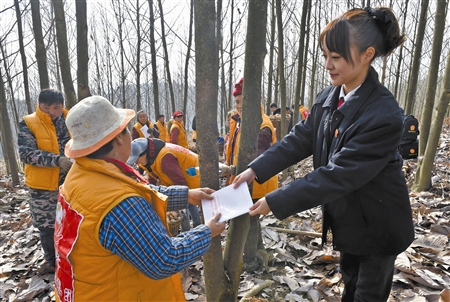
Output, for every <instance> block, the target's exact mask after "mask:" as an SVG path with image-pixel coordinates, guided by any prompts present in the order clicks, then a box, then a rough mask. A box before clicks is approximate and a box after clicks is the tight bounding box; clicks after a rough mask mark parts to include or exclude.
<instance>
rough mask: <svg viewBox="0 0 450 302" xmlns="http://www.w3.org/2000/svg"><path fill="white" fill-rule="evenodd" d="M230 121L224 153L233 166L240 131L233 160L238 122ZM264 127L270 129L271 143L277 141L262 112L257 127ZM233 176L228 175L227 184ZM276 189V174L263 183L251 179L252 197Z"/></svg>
mask: <svg viewBox="0 0 450 302" xmlns="http://www.w3.org/2000/svg"><path fill="white" fill-rule="evenodd" d="M232 121H233V122H230V137H229V138H228V143H227V148H226V150H225V154H226V162H227V165H230V164H231V162H232V163H233V165H234V166H237V161H238V154H239V140H240V138H241V132H240V131H239V132H238V133H237V137H236V143H235V145H234V156H233V161H231V153H232V151H233V146H232V145H233V144H232V141H233V138H234V136H235V134H236V127H237V124H238V123H237V122H236V121H235V120H233V119H232ZM265 127H268V128H270V130H271V131H272V144H274V143H275V142H276V141H277V136H276V134H275V129H274V128H273V125H272V122H271V121H270V118H269V117H268V116H267V115H265V114H264V113H262V123H261V127H260V128H259V129H262V128H265ZM235 177H236V176H235V175H231V176H229V177H228V179H227V185H228V184H231V183H232V182H233V180H234V178H235ZM276 189H278V176H277V175H275V176H273V177H272V178H270V179H269V180H267V181H266V182H265V183H263V184H259V183H257V182H256V181H253V191H252V199H259V198H262V197H264V196H266V194H267V193H270V192H272V191H274V190H276Z"/></svg>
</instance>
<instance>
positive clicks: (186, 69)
mask: <svg viewBox="0 0 450 302" xmlns="http://www.w3.org/2000/svg"><path fill="white" fill-rule="evenodd" d="M193 22H194V0H191V9H190V10H189V34H188V35H189V40H188V45H187V51H186V61H185V63H184V95H183V112H184V113H185V114H186V107H187V99H188V88H189V81H188V75H189V60H190V59H191V47H192V24H193Z"/></svg>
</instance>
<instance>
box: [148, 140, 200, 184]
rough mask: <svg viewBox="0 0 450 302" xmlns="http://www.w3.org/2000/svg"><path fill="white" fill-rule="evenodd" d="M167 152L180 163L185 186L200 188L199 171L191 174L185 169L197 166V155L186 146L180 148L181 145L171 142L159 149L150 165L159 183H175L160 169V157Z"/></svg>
mask: <svg viewBox="0 0 450 302" xmlns="http://www.w3.org/2000/svg"><path fill="white" fill-rule="evenodd" d="M167 154H173V155H174V156H175V157H176V158H177V159H178V163H179V164H180V168H181V171H182V172H183V175H184V178H186V182H187V186H188V187H189V189H196V188H200V173H199V171H198V170H197V174H196V175H195V176H191V175H189V174H187V172H186V169H188V168H192V167H198V155H197V154H195V153H194V152H192V151H190V150H188V149H186V148H182V147H181V146H178V145H175V144H171V143H166V146H165V147H164V148H162V149H161V151H159V153H158V155H157V156H156V159H155V161H154V162H153V164H152V165H151V166H150V168H151V169H152V172H153V173H154V174H155V175H156V176H158V177H159V179H160V181H161V185H163V186H172V185H177V184H174V183H173V181H172V180H171V179H170V178H169V177H168V176H167V175H166V174H164V172H163V170H162V164H161V163H162V159H163V157H164V156H166V155H167Z"/></svg>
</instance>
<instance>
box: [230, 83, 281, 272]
mask: <svg viewBox="0 0 450 302" xmlns="http://www.w3.org/2000/svg"><path fill="white" fill-rule="evenodd" d="M243 84H244V79H243V78H242V79H241V80H240V81H239V82H238V83H236V84H235V85H234V91H233V96H234V98H235V107H236V110H237V113H236V114H234V115H233V116H232V117H231V122H230V137H229V142H228V144H227V147H226V164H227V165H228V166H236V165H237V160H238V153H239V141H240V126H241V115H242V100H243V99H242V88H243ZM263 110H264V109H263V108H262V107H261V116H262V123H261V127H260V131H259V135H258V155H259V154H262V153H263V152H264V151H265V150H267V149H269V148H270V146H271V145H272V144H274V143H275V142H276V140H277V138H276V134H275V129H274V128H273V125H272V122H271V121H270V118H269V117H268V116H267V115H266V114H264V112H263ZM231 170H234V169H231ZM234 177H235V175H230V176H229V177H228V178H227V184H231V183H232V182H233V180H234ZM277 188H278V177H277V176H274V177H272V178H271V179H269V180H268V181H266V182H265V183H263V184H258V183H257V182H253V191H252V199H253V201H254V202H256V201H257V200H258V199H260V198H261V197H264V196H265V195H266V194H267V193H270V192H272V191H273V190H275V189H277ZM258 250H262V251H265V250H264V244H263V241H262V236H261V224H260V222H259V216H252V217H250V230H249V232H248V236H247V240H246V242H245V247H244V257H243V262H244V264H243V270H245V271H248V272H251V271H257V270H259V269H261V268H262V264H263V263H262V261H261V258H259V253H258Z"/></svg>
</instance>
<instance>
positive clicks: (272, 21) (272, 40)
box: [266, 1, 276, 115]
mask: <svg viewBox="0 0 450 302" xmlns="http://www.w3.org/2000/svg"><path fill="white" fill-rule="evenodd" d="M270 7H271V13H270V15H271V18H270V44H269V73H268V75H267V78H268V83H267V107H266V113H267V114H268V115H270V104H272V86H273V84H272V81H273V53H274V49H275V30H276V27H275V25H276V23H275V22H276V14H275V1H272V4H271V5H270Z"/></svg>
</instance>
